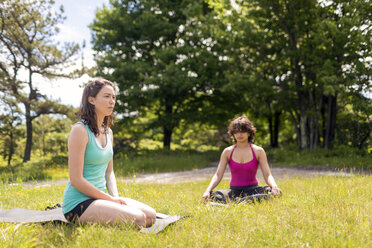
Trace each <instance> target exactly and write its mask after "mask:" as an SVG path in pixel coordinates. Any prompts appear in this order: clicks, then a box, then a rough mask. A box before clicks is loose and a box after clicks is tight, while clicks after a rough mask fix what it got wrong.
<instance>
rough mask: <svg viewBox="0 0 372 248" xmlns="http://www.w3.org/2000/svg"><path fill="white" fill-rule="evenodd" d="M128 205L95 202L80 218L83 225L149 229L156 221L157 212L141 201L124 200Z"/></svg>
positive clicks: (104, 201)
mask: <svg viewBox="0 0 372 248" xmlns="http://www.w3.org/2000/svg"><path fill="white" fill-rule="evenodd" d="M124 199H125V201H126V203H127V205H121V204H118V203H115V202H111V201H106V200H95V201H94V202H92V203H91V204H90V205H89V207H88V208H87V209H86V210H85V211H84V213H83V214H82V215H81V216H80V218H79V220H80V221H81V222H82V223H88V222H94V223H101V224H136V225H137V226H144V227H149V226H152V225H153V224H154V222H155V220H156V212H155V210H154V209H153V208H151V207H150V206H148V205H146V204H144V203H141V202H139V201H136V200H133V199H130V198H124Z"/></svg>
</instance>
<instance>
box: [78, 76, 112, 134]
mask: <svg viewBox="0 0 372 248" xmlns="http://www.w3.org/2000/svg"><path fill="white" fill-rule="evenodd" d="M106 85H109V86H111V87H112V88H113V89H115V86H114V84H113V83H112V82H110V81H108V80H106V79H103V78H98V79H95V80H93V81H90V82H89V83H88V84H87V85H86V86H85V87H84V91H83V97H82V98H81V104H80V109H79V112H78V113H77V116H78V117H79V118H80V119H81V120H82V121H83V122H84V123H85V124H86V125H87V126H88V127H89V129H90V130H91V131H92V132H93V133H94V135H96V136H97V135H98V133H99V129H98V125H97V117H96V112H95V111H94V105H93V104H91V103H90V102H89V101H88V98H89V97H90V96H91V97H96V96H97V94H98V92H99V91H100V90H101V89H102V88H103V87H104V86H106ZM113 124H114V119H113V113H112V114H111V115H109V116H105V118H104V119H103V125H104V128H105V131H106V132H107V130H108V129H109V128H110V127H111V126H112V125H113Z"/></svg>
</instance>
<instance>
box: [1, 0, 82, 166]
mask: <svg viewBox="0 0 372 248" xmlns="http://www.w3.org/2000/svg"><path fill="white" fill-rule="evenodd" d="M53 4H54V1H52V0H29V1H28V0H20V1H11V0H4V1H2V2H1V3H0V44H1V48H0V56H1V62H0V70H1V72H2V74H3V76H4V79H3V81H2V85H1V87H2V88H3V89H6V90H7V92H9V93H10V94H11V95H12V96H13V97H15V98H16V100H17V101H18V102H19V103H21V104H23V106H24V116H25V121H26V133H27V138H26V147H25V152H24V157H23V160H24V161H28V160H30V156H31V149H32V121H33V120H34V119H35V118H37V117H38V116H40V115H42V114H49V113H64V112H67V111H68V110H67V109H68V108H67V107H65V106H63V105H61V104H58V103H56V102H54V101H51V100H49V99H47V97H46V96H44V95H42V94H40V92H39V91H38V89H37V87H35V84H34V81H33V76H34V75H35V74H39V75H41V76H43V77H48V78H55V77H65V76H68V75H67V74H65V73H63V68H65V67H66V66H69V65H71V64H72V58H73V56H74V55H75V54H76V53H77V51H78V45H76V44H73V43H65V44H64V46H63V47H62V48H59V47H58V45H59V44H58V43H55V42H54V40H53V37H54V36H55V35H56V34H57V33H58V28H57V27H56V26H57V24H59V23H61V22H62V21H63V20H64V17H63V15H62V14H63V8H62V7H61V8H60V10H59V11H58V12H56V13H52V5H53ZM24 75H27V76H24Z"/></svg>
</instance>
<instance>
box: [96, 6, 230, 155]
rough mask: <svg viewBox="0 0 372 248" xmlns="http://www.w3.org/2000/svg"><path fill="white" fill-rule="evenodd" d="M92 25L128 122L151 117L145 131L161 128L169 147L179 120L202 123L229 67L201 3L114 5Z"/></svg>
mask: <svg viewBox="0 0 372 248" xmlns="http://www.w3.org/2000/svg"><path fill="white" fill-rule="evenodd" d="M110 5H111V6H110V7H105V8H103V9H101V10H99V11H97V14H96V20H95V21H94V22H93V24H92V25H91V29H92V30H93V42H94V49H95V50H96V51H97V56H96V61H97V65H98V71H99V75H103V76H105V77H107V78H109V79H111V80H112V81H115V82H117V83H118V86H119V89H120V92H119V95H118V105H119V106H118V108H117V109H118V112H121V113H122V114H124V116H125V119H126V120H128V119H134V118H140V117H143V116H145V115H146V114H147V113H152V115H154V116H155V118H152V119H151V120H150V122H149V123H148V125H146V128H155V127H162V129H163V145H164V147H165V148H170V144H171V139H172V133H173V130H174V128H175V127H177V126H178V125H179V123H180V121H181V120H187V121H190V122H192V121H195V120H199V119H200V118H204V117H203V114H205V112H203V111H202V108H203V109H204V106H203V103H204V102H206V99H208V98H209V96H211V95H213V93H215V92H214V89H215V87H216V85H218V84H220V83H221V80H223V79H224V78H223V75H222V76H221V74H219V73H220V70H221V68H223V65H224V64H225V62H224V61H223V59H220V58H219V53H217V52H216V51H215V49H220V47H215V44H214V40H213V39H212V38H211V36H212V32H211V31H210V30H208V26H207V25H204V24H205V23H207V22H209V21H212V20H213V18H212V16H211V15H212V13H211V11H210V9H209V8H208V5H207V4H205V3H204V2H203V1H201V0H200V1H191V0H178V1H154V0H142V1H129V0H122V1H119V0H117V1H111V2H110Z"/></svg>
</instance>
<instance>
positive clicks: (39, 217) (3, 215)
mask: <svg viewBox="0 0 372 248" xmlns="http://www.w3.org/2000/svg"><path fill="white" fill-rule="evenodd" d="M182 218H183V217H182V216H179V215H166V214H162V213H156V221H155V223H154V225H152V226H151V227H147V228H142V229H141V230H140V232H141V233H149V234H156V233H159V232H160V231H162V230H164V228H166V227H167V226H169V225H170V224H173V223H175V222H177V221H179V220H180V219H182ZM0 222H9V223H46V222H63V223H68V221H67V220H66V218H65V216H64V215H63V213H62V208H56V209H52V210H48V211H38V210H29V209H25V208H13V209H9V210H1V209H0Z"/></svg>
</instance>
